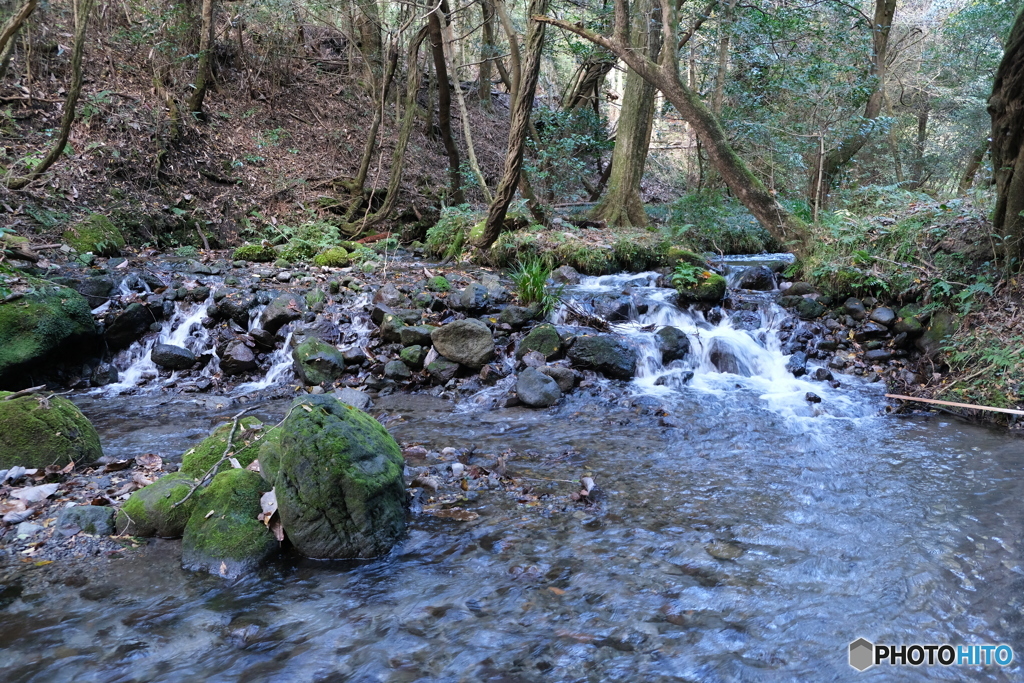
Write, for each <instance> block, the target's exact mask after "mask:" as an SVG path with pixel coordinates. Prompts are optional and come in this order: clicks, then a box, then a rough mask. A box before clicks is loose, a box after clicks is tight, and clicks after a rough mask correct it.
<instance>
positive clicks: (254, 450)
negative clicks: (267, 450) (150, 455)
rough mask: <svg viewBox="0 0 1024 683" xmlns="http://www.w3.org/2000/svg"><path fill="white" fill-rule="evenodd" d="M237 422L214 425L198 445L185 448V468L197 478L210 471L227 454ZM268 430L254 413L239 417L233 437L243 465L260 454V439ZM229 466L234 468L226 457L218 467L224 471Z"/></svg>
mask: <svg viewBox="0 0 1024 683" xmlns="http://www.w3.org/2000/svg"><path fill="white" fill-rule="evenodd" d="M233 424H234V423H233V422H227V423H225V424H222V425H221V426H219V427H217V428H216V429H214V430H213V433H211V434H210V436H208V437H206V438H205V439H203V441H202V442H201V443H200V444H199V445H198V446H195V447H194V448H190V449H189V450H187V451H185V454H184V455H182V456H181V472H182V473H184V474H186V475H188V476H189V477H192V478H193V479H198V478H199V477H201V476H203V475H204V474H206V473H207V472H208V471H209V469H210V468H211V467H213V466H214V464H216V462H217V461H218V460H220V459H221V457H222V456H223V455H224V452H225V450H226V449H227V446H228V437H229V436H231V427H232V425H233ZM265 431H266V425H264V424H263V422H262V421H260V419H259V418H256V417H251V416H250V417H243V418H242V419H240V420H239V421H238V427H237V428H236V429H235V436H234V438H233V439H232V440H231V453H232V457H233V458H234V459H235V460H237V461H238V464H240V465H241V466H242V467H248V466H249V465H250V464H251V463H252V461H253V460H255V459H256V458H257V456H258V455H259V444H258V442H257V441H256V440H257V439H259V438H260V436H261V435H262V434H263V433H264V432H265ZM250 444H252V445H250ZM229 469H231V464H230V463H229V462H227V461H225V462H224V463H222V464H221V465H220V467H218V468H217V471H218V472H224V471H226V470H229Z"/></svg>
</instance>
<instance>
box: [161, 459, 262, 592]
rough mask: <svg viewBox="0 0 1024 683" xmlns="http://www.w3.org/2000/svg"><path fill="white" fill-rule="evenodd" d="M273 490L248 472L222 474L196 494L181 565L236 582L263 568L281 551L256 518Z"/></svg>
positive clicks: (253, 473)
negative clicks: (265, 497)
mask: <svg viewBox="0 0 1024 683" xmlns="http://www.w3.org/2000/svg"><path fill="white" fill-rule="evenodd" d="M269 490H270V486H269V485H268V484H267V482H265V481H264V480H263V479H262V478H261V477H260V475H258V474H256V473H255V472H250V471H249V470H237V469H233V470H228V471H226V472H221V473H220V474H218V475H217V476H216V477H214V478H213V481H212V482H210V485H209V486H207V487H206V488H205V489H203V490H202V491H199V492H198V493H197V494H196V497H197V498H198V500H196V504H195V508H194V509H193V512H192V515H191V516H190V517H189V519H188V524H186V525H185V532H184V534H183V536H182V539H181V564H182V566H183V567H185V568H186V569H191V570H194V571H208V572H210V573H211V574H216V575H218V576H221V577H224V578H226V579H233V578H236V577H238V576H241V575H242V574H245V573H248V572H250V571H252V570H254V569H256V568H257V567H259V566H260V565H261V564H262V563H263V562H264V561H266V560H267V558H269V557H270V556H271V555H273V554H274V553H275V552H277V550H278V547H279V544H278V541H277V539H276V538H274V534H273V532H271V531H270V529H269V528H268V527H267V525H266V524H264V523H263V522H261V521H260V520H259V519H257V517H258V516H259V514H260V512H261V511H262V508H261V507H260V498H261V497H262V496H263V494H264V493H267V492H268V491H269Z"/></svg>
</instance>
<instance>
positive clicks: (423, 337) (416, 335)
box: [398, 325, 437, 347]
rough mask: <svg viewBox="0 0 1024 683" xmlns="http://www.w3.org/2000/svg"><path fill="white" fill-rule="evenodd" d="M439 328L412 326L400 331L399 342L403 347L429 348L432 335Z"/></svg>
mask: <svg viewBox="0 0 1024 683" xmlns="http://www.w3.org/2000/svg"><path fill="white" fill-rule="evenodd" d="M436 329H437V328H436V327H434V326H433V325H410V326H408V327H402V328H399V330H398V337H399V340H400V341H401V342H402V346H426V347H429V346H430V344H431V343H432V342H431V341H430V333H431V332H433V331H434V330H436Z"/></svg>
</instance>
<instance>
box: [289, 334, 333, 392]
mask: <svg viewBox="0 0 1024 683" xmlns="http://www.w3.org/2000/svg"><path fill="white" fill-rule="evenodd" d="M292 360H293V361H294V363H295V373H296V374H297V375H298V376H299V377H300V378H301V379H302V381H303V382H304V383H306V384H329V383H331V382H334V381H335V380H337V379H340V378H341V376H342V374H343V373H344V372H345V358H344V356H342V355H341V351H339V350H338V349H336V348H335V347H334V346H332V345H330V344H328V343H326V342H323V341H320V340H319V339H317V338H315V337H313V338H309V339H306V340H305V341H303V342H302V343H300V344H299V345H298V346H296V347H295V348H294V349H292Z"/></svg>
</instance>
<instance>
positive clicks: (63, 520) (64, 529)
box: [57, 505, 114, 536]
mask: <svg viewBox="0 0 1024 683" xmlns="http://www.w3.org/2000/svg"><path fill="white" fill-rule="evenodd" d="M75 529H78V530H80V531H83V532H85V533H87V534H92V535H93V536H110V535H111V534H113V533H114V509H113V508H110V507H105V506H100V505H76V506H74V507H70V508H64V509H63V510H61V511H60V515H59V516H58V517H57V531H59V532H60V533H62V534H65V535H69V536H71V535H74V533H75Z"/></svg>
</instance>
